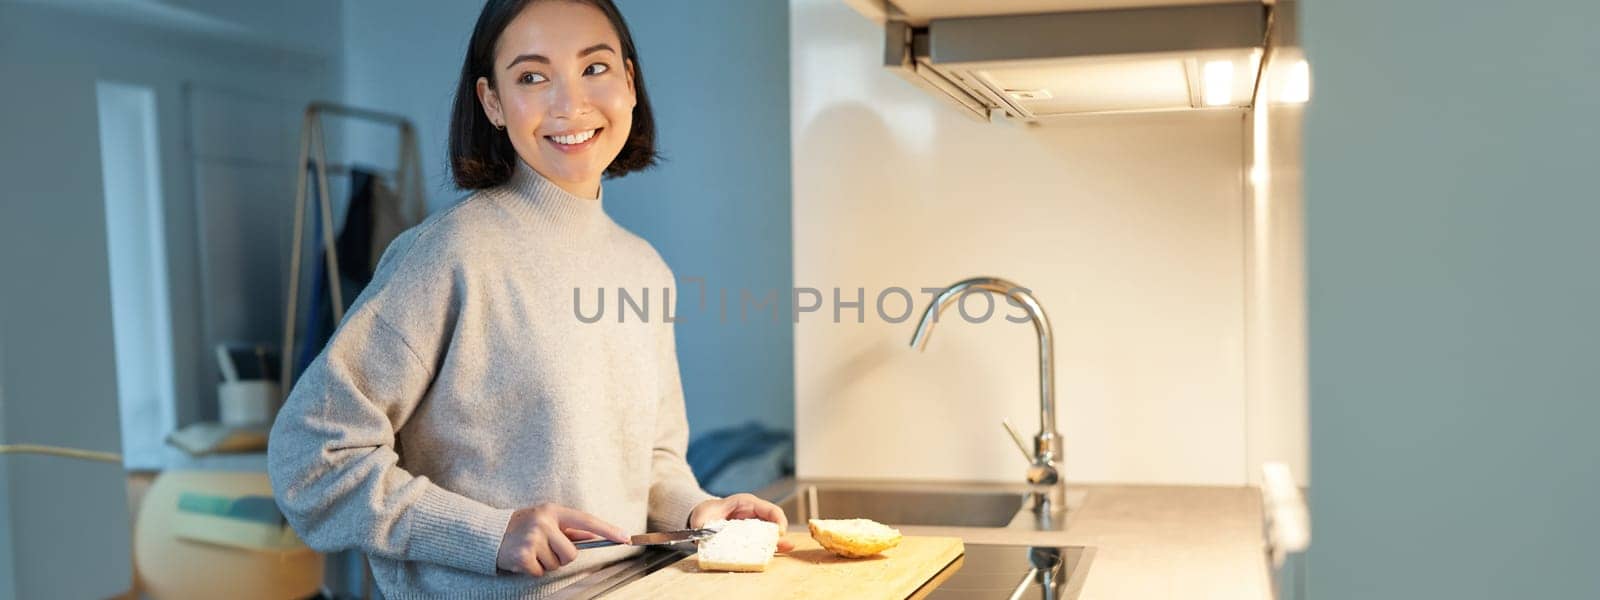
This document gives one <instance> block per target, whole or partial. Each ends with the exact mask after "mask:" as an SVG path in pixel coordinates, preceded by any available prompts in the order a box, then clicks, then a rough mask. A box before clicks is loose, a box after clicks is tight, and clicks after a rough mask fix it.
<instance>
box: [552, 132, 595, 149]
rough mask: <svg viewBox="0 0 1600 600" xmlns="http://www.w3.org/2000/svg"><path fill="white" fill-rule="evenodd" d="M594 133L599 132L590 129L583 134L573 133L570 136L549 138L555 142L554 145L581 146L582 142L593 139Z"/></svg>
mask: <svg viewBox="0 0 1600 600" xmlns="http://www.w3.org/2000/svg"><path fill="white" fill-rule="evenodd" d="M596 131H599V130H597V129H590V130H588V131H585V132H583V133H575V134H572V135H552V136H550V139H552V140H555V141H556V143H559V144H566V145H569V146H570V145H572V144H582V143H584V142H587V141H589V138H592V137H594V134H595V132H596Z"/></svg>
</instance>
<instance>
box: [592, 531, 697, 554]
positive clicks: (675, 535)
mask: <svg viewBox="0 0 1600 600" xmlns="http://www.w3.org/2000/svg"><path fill="white" fill-rule="evenodd" d="M716 533H717V530H715V529H709V528H700V529H680V530H677V531H658V532H655V533H641V534H639V535H635V536H632V537H630V538H628V543H627V545H629V546H657V545H661V544H679V543H683V542H694V541H699V540H703V539H706V538H708V537H711V536H713V535H716ZM573 545H574V546H577V547H578V549H579V550H583V549H585V548H604V547H606V546H620V545H622V544H620V543H618V542H613V541H611V540H607V539H598V540H588V541H584V542H578V543H576V544H573Z"/></svg>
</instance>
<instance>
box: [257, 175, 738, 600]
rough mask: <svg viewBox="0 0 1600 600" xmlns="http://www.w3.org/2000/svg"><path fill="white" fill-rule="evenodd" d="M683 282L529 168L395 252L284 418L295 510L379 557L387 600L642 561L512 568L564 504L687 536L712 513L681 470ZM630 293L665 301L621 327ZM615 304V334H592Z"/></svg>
mask: <svg viewBox="0 0 1600 600" xmlns="http://www.w3.org/2000/svg"><path fill="white" fill-rule="evenodd" d="M673 287H674V280H673V276H672V272H671V271H670V270H669V269H668V268H667V265H666V263H664V262H663V261H662V260H661V257H660V255H658V254H657V253H656V251H655V249H654V248H653V247H651V246H650V244H649V243H648V242H646V241H644V240H643V239H641V238H639V237H638V236H636V235H633V234H632V233H630V232H628V231H627V230H625V229H623V228H622V227H621V226H619V225H617V224H616V223H615V222H614V221H612V220H611V219H610V218H609V217H608V216H607V215H606V213H605V212H604V211H603V210H602V208H601V202H600V200H598V199H597V200H587V199H583V198H578V197H576V196H573V195H571V194H568V193H566V192H564V191H562V190H561V189H560V188H559V187H556V186H555V185H554V184H552V183H551V182H550V181H548V180H546V179H545V178H543V177H541V176H540V175H538V174H537V173H536V172H534V171H533V170H532V169H530V168H528V166H527V165H525V164H522V163H521V162H520V161H519V163H518V169H517V171H516V174H515V175H514V177H513V178H512V180H511V181H510V182H509V183H508V184H507V185H504V186H501V187H499V188H494V189H490V190H484V191H480V192H477V193H475V194H473V195H471V196H470V197H468V198H467V199H465V200H463V201H462V202H460V203H459V204H457V205H455V206H453V207H451V208H449V209H447V210H444V211H441V212H440V213H438V214H435V215H433V216H432V217H430V218H429V219H428V220H427V221H425V222H423V223H422V224H420V225H418V226H417V227H415V228H413V229H411V230H409V231H407V232H405V233H404V234H402V235H401V236H400V237H399V238H397V239H396V240H395V241H394V243H393V244H392V245H390V247H389V249H388V250H387V251H386V252H385V253H384V255H383V258H382V260H381V262H380V263H379V265H378V269H377V274H376V276H375V278H374V279H373V281H372V283H371V284H370V286H369V287H368V288H367V289H366V291H365V292H364V293H362V294H361V297H360V298H358V299H357V300H356V302H355V304H354V306H353V307H352V308H351V310H350V311H349V313H348V314H347V315H346V317H345V320H344V322H343V323H341V324H340V326H339V329H338V331H337V332H336V333H335V334H334V336H333V339H332V340H331V341H330V342H329V343H328V346H327V348H325V349H324V350H323V352H322V354H321V355H319V356H318V357H317V358H316V360H315V361H314V362H313V363H312V364H311V366H310V368H309V369H308V370H307V371H306V372H305V374H304V375H302V376H301V378H300V380H299V383H298V384H296V385H295V387H294V390H293V392H292V393H291V394H290V395H289V398H288V400H287V402H286V403H285V404H284V406H283V408H282V410H281V411H280V412H279V413H278V417H277V421H276V423H275V424H274V425H273V428H272V434H271V438H270V440H271V442H270V445H269V448H268V462H269V472H270V474H271V478H272V489H273V491H274V493H275V494H276V496H277V500H278V505H279V506H280V507H281V508H282V509H283V512H284V514H285V515H286V516H287V517H288V519H289V522H290V524H291V525H293V527H294V529H295V531H296V532H298V533H299V534H300V536H301V538H302V539H304V540H305V542H306V543H307V544H308V545H310V546H311V547H312V548H314V549H317V550H319V551H324V552H327V551H335V550H341V549H348V548H355V549H359V550H361V551H362V552H365V553H366V554H367V555H368V556H369V557H370V558H371V562H372V569H373V571H374V574H375V576H376V578H377V581H378V585H379V586H380V588H381V589H382V591H383V593H384V595H385V596H386V597H388V598H390V599H391V600H403V599H406V598H436V597H440V598H442V597H448V598H539V597H543V596H545V595H547V594H549V593H550V592H553V591H555V590H556V589H559V588H560V587H563V586H565V585H567V584H569V583H571V582H572V581H573V580H574V577H575V576H578V575H582V574H583V572H585V571H587V570H591V569H593V568H595V567H597V566H600V565H603V564H605V563H608V562H611V561H615V560H616V559H618V558H622V557H625V556H629V555H631V554H632V553H633V551H632V550H630V549H628V548H616V547H613V548H602V549H591V550H581V551H579V558H578V559H577V560H576V561H574V562H573V563H572V564H569V565H567V566H565V567H562V568H561V569H559V570H556V571H554V572H552V573H550V574H547V575H546V576H544V577H531V576H527V575H513V574H507V573H504V572H498V571H497V569H496V567H495V557H496V553H497V552H498V550H499V547H500V540H501V537H502V536H503V534H504V533H505V531H506V526H507V524H508V523H509V519H510V517H511V513H512V511H513V510H514V509H517V508H522V507H527V506H533V505H537V504H540V503H545V502H553V503H556V504H560V505H564V506H569V507H572V508H576V509H579V510H583V511H586V512H589V513H592V514H594V515H596V516H598V517H600V518H602V519H605V520H606V521H609V522H611V523H613V524H615V525H617V526H618V527H620V528H622V529H623V530H624V531H626V532H628V533H640V532H643V531H646V530H661V529H678V528H682V527H684V526H685V524H686V522H687V520H688V516H689V512H690V510H692V509H693V508H694V506H696V505H697V504H699V503H700V502H702V501H704V500H707V499H709V498H711V496H709V495H708V494H706V493H705V492H704V491H702V490H701V489H700V487H699V485H698V484H697V483H696V482H695V478H694V475H693V473H691V472H690V470H689V467H688V464H687V463H686V462H685V461H684V452H685V445H686V444H687V439H688V424H687V422H686V421H685V418H684V408H683V392H682V387H681V386H680V384H679V380H678V362H677V355H676V352H675V349H674V342H673V330H672V325H671V323H669V322H666V320H665V319H664V318H663V312H662V309H663V294H664V290H666V289H670V288H673ZM618 288H622V289H625V290H627V292H628V294H629V295H630V296H631V297H632V298H633V299H634V300H635V301H637V300H639V299H640V298H641V296H643V295H644V292H645V290H647V289H648V290H649V296H650V300H651V302H650V304H649V307H648V309H649V311H650V312H649V314H648V321H646V320H645V319H641V318H640V317H639V316H638V314H637V312H635V311H634V310H633V308H634V307H633V306H632V305H630V306H628V307H627V310H619V308H620V307H618V306H617V304H616V300H617V290H618ZM600 289H604V290H606V291H605V299H606V300H607V303H606V304H605V305H604V312H603V313H601V314H602V315H603V318H601V319H600V320H598V321H595V322H585V320H592V318H591V317H593V316H594V315H595V314H596V310H597V308H598V307H599V306H600V299H599V291H598V290H600ZM574 290H581V291H582V296H581V299H582V300H581V312H582V315H583V316H584V317H585V318H584V319H580V318H579V316H578V315H579V312H578V311H577V310H575V302H578V298H579V297H578V296H575V293H574ZM673 297H676V294H673ZM619 321H620V322H619Z"/></svg>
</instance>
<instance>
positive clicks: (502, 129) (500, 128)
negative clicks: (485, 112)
mask: <svg viewBox="0 0 1600 600" xmlns="http://www.w3.org/2000/svg"><path fill="white" fill-rule="evenodd" d="M494 128H495V129H498V130H500V131H505V130H506V126H505V125H502V124H500V123H495V124H494Z"/></svg>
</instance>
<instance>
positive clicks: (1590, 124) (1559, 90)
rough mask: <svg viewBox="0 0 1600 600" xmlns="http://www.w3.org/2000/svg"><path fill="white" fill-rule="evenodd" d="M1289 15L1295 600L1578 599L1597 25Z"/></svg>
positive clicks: (1593, 336)
mask: <svg viewBox="0 0 1600 600" xmlns="http://www.w3.org/2000/svg"><path fill="white" fill-rule="evenodd" d="M1304 4H1305V15H1304V16H1305V21H1304V22H1305V26H1306V34H1305V37H1306V42H1307V50H1308V53H1309V55H1310V59H1311V64H1312V69H1313V75H1314V77H1315V90H1314V92H1313V98H1312V104H1311V106H1310V108H1309V113H1308V118H1307V128H1306V146H1305V160H1306V198H1307V237H1308V273H1307V276H1308V294H1309V304H1310V306H1309V335H1310V338H1309V342H1310V384H1311V471H1312V472H1313V473H1314V474H1315V478H1314V482H1313V484H1312V490H1311V492H1312V495H1311V502H1312V522H1313V537H1312V548H1311V552H1310V555H1309V559H1310V560H1309V566H1310V571H1309V575H1310V592H1311V595H1312V597H1313V598H1316V599H1318V600H1324V599H1326V600H1335V599H1343V598H1597V597H1600V569H1597V568H1596V565H1595V562H1596V559H1597V558H1600V554H1597V553H1596V551H1595V542H1596V540H1600V513H1597V511H1600V441H1597V440H1600V436H1597V435H1596V429H1597V427H1600V391H1597V390H1600V183H1597V182H1600V179H1596V169H1597V167H1600V161H1597V158H1596V157H1597V156H1600V118H1597V116H1596V110H1597V109H1600V77H1597V76H1596V74H1597V73H1600V35H1596V34H1595V23H1597V22H1600V4H1595V3H1593V2H1590V1H1586V0H1585V1H1558V2H1544V3H1538V4H1537V5H1528V4H1518V3H1507V2H1473V3H1462V2H1457V1H1454V0H1408V1H1406V2H1392V1H1387V0H1333V1H1318V2H1306V3H1304Z"/></svg>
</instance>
